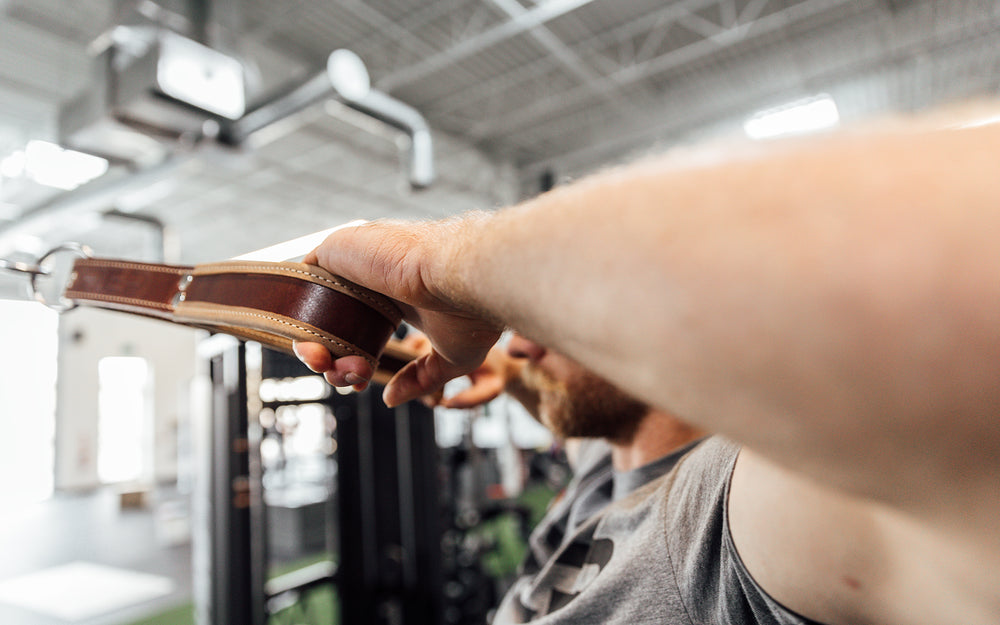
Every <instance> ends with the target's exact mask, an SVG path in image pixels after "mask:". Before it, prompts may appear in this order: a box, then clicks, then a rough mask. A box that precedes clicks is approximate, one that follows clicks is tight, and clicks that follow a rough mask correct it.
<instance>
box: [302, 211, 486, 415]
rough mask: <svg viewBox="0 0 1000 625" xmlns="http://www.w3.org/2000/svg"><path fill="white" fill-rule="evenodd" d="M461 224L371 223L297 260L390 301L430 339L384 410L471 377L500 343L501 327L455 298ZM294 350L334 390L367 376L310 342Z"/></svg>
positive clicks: (356, 361)
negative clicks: (322, 375)
mask: <svg viewBox="0 0 1000 625" xmlns="http://www.w3.org/2000/svg"><path fill="white" fill-rule="evenodd" d="M470 219H474V218H470ZM461 223H462V222H461V221H455V220H452V221H443V222H425V223H407V222H393V221H380V222H371V223H367V224H364V225H362V226H358V227H355V228H345V229H343V230H338V231H336V232H334V233H333V234H331V235H330V236H329V237H327V239H326V240H325V241H324V242H323V243H322V244H320V246H319V247H318V248H316V249H315V250H313V251H312V252H310V253H309V254H308V255H306V257H305V259H304V260H305V262H306V263H310V264H315V265H319V266H320V267H323V268H324V269H326V270H327V271H330V272H333V273H335V274H337V275H340V276H343V277H344V278H347V279H348V280H351V281H352V282H356V283H358V284H360V285H362V286H365V287H368V288H369V289H372V290H374V291H378V292H380V293H383V294H385V295H387V296H388V297H390V298H392V299H394V300H396V301H397V303H398V305H399V307H400V309H401V310H402V311H403V316H404V319H406V320H407V321H408V322H409V323H411V324H412V325H413V326H415V327H417V328H419V329H420V330H422V331H423V332H424V333H425V334H426V335H427V336H428V338H429V339H430V341H431V345H432V350H431V351H430V352H428V353H427V354H425V355H423V356H421V357H419V358H417V359H416V360H414V361H412V362H410V363H409V364H407V365H406V366H405V367H403V368H402V369H401V370H400V371H399V372H398V373H397V374H396V375H395V376H393V378H392V380H390V381H389V383H388V384H387V385H386V388H385V392H384V393H383V398H384V399H385V402H386V404H387V405H389V406H396V405H399V404H401V403H403V402H406V401H409V400H411V399H416V398H418V397H420V396H423V395H428V394H433V393H435V392H437V391H439V390H440V389H441V387H443V386H444V384H445V382H447V381H449V380H452V379H454V378H457V377H459V376H462V375H465V374H467V373H470V372H471V371H473V370H474V369H475V368H476V366H477V365H479V363H481V362H482V361H483V359H484V358H485V357H486V354H487V352H488V351H489V348H490V347H491V346H492V345H493V344H494V343H495V342H496V341H497V339H498V338H499V337H500V332H501V330H502V326H501V325H500V324H498V323H496V322H494V321H492V320H489V319H486V318H484V317H483V316H482V315H479V314H476V313H475V312H473V310H472V306H470V305H468V304H464V303H462V302H460V300H459V297H458V296H457V294H456V291H457V290H458V289H457V288H456V282H457V280H456V274H457V271H456V269H455V268H456V267H457V264H453V263H452V262H451V261H452V259H453V257H454V255H455V252H454V250H456V249H458V246H460V245H461V243H462V241H461V237H460V234H461V233H460V232H459V230H460V226H461ZM295 348H296V353H297V354H298V355H299V358H300V359H302V361H303V362H305V363H306V365H308V366H309V367H310V368H312V369H313V370H314V371H317V372H321V373H324V375H325V376H326V379H327V380H328V381H329V382H330V383H331V384H334V385H336V386H349V385H350V386H354V387H355V388H364V386H365V385H367V382H368V380H370V379H371V376H372V374H373V373H374V371H372V369H371V366H370V365H369V364H368V363H367V362H365V361H364V359H362V358H359V357H356V356H348V357H344V358H338V359H334V358H333V357H332V356H331V355H330V354H329V352H327V351H326V349H325V348H322V346H319V345H316V344H310V343H297V344H296V346H295Z"/></svg>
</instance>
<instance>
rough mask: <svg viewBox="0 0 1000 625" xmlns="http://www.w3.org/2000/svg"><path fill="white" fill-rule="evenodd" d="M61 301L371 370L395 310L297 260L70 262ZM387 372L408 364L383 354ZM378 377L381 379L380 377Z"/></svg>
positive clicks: (402, 354)
mask: <svg viewBox="0 0 1000 625" xmlns="http://www.w3.org/2000/svg"><path fill="white" fill-rule="evenodd" d="M65 296H66V297H67V298H68V299H70V300H72V301H73V302H74V303H76V304H82V305H88V306H95V307H98V308H106V309H111V310H118V311H124V312H129V313H133V314H138V315H143V316H147V317H155V318H158V319H164V320H167V321H172V322H175V323H181V324H184V325H188V326H193V327H199V328H205V329H208V330H212V331H215V332H222V333H225V334H232V335H234V336H237V337H239V338H242V339H247V340H253V341H259V342H261V343H264V344H265V345H268V346H271V347H274V348H277V349H279V350H282V351H284V352H287V353H291V351H292V349H291V347H292V341H293V340H300V341H313V342H317V343H321V344H323V345H325V346H326V347H327V348H328V349H329V350H330V351H331V352H332V353H333V354H334V355H335V356H338V357H341V356H348V355H356V356H361V357H363V358H365V359H366V360H368V362H370V363H371V365H372V367H378V361H379V357H380V356H381V355H382V352H383V349H384V348H385V346H386V342H387V341H388V340H389V338H390V337H391V336H392V334H393V332H394V331H395V329H396V327H397V326H398V325H399V323H400V320H401V313H400V311H399V309H398V308H397V307H396V306H395V304H393V302H392V301H391V300H389V299H387V298H386V297H384V296H382V295H379V294H378V293H375V292H373V291H370V290H368V289H365V288H364V287H361V286H359V285H357V284H354V283H352V282H348V281H347V280H344V279H343V278H341V277H339V276H335V275H333V274H331V273H329V272H327V271H325V270H323V269H321V268H319V267H315V266H312V265H305V264H302V263H265V262H246V261H230V262H223V263H210V264H204V265H196V266H193V267H190V266H177V265H158V264H151V263H138V262H131V261H124V260H112V259H103V258H82V259H78V260H77V261H76V264H75V265H74V267H73V274H72V276H71V278H70V281H69V284H68V285H67V287H66V291H65ZM391 351H392V352H393V353H392V357H391V358H386V360H387V363H386V364H387V365H389V364H390V363H389V361H392V365H391V369H390V371H392V370H395V369H398V367H399V366H401V364H400V363H397V362H396V361H397V360H400V358H402V364H405V362H406V361H408V360H409V358H408V357H407V352H406V351H405V350H402V351H400V350H399V349H398V348H397V349H393V350H391ZM384 373H385V372H383V377H384Z"/></svg>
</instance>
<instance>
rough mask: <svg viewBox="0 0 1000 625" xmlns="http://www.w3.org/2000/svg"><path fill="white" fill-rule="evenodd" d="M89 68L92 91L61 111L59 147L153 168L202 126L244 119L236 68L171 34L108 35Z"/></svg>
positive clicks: (120, 30)
mask: <svg viewBox="0 0 1000 625" xmlns="http://www.w3.org/2000/svg"><path fill="white" fill-rule="evenodd" d="M109 39H110V41H109V42H108V44H107V46H106V47H105V49H104V50H103V52H101V53H100V54H99V55H98V57H97V59H96V61H95V64H94V77H93V80H92V81H91V82H92V84H93V85H94V87H92V88H91V89H89V90H87V91H85V92H84V93H82V94H81V95H80V96H78V97H77V98H76V99H74V100H72V101H70V102H69V103H68V104H67V105H66V106H64V107H63V108H62V109H61V111H60V115H59V131H60V141H61V143H62V144H63V145H65V146H67V147H71V148H73V149H76V150H80V151H83V152H89V153H92V154H98V155H100V156H104V157H105V158H109V159H111V160H115V161H125V162H130V163H137V164H139V165H144V164H152V163H153V162H156V161H158V160H161V159H162V157H163V156H164V155H165V152H166V151H167V150H168V149H170V147H171V146H172V144H174V143H176V142H178V141H180V140H182V139H183V138H184V137H185V136H200V135H201V134H203V133H204V132H205V128H206V124H207V123H208V124H215V125H216V126H215V127H217V125H218V124H220V123H225V122H226V121H227V120H229V121H231V120H236V119H239V118H240V117H242V116H243V113H244V110H245V94H244V80H243V66H242V64H241V63H240V62H239V61H238V60H236V59H234V58H233V57H230V56H228V55H226V54H223V53H221V52H219V51H217V50H213V49H212V48H209V47H207V46H204V45H202V44H200V43H197V42H195V41H192V40H191V39H188V38H186V37H183V36H181V35H178V34H176V33H174V32H171V31H168V30H165V29H159V28H152V27H138V26H120V27H117V28H115V29H114V30H113V31H112V32H111V34H110V36H109Z"/></svg>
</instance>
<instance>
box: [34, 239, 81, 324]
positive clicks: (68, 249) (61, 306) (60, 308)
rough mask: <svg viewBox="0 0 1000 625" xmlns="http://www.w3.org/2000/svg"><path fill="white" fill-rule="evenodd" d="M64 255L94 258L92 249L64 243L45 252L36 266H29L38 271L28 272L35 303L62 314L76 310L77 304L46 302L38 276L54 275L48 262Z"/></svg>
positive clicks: (64, 300)
mask: <svg viewBox="0 0 1000 625" xmlns="http://www.w3.org/2000/svg"><path fill="white" fill-rule="evenodd" d="M64 253H69V254H74V255H76V256H79V257H80V258H90V257H91V256H93V253H92V252H91V250H90V248H89V247H87V246H86V245H81V244H79V243H63V244H62V245H57V246H56V247H54V248H52V249H51V250H49V251H48V252H45V254H43V255H42V257H41V258H39V259H38V263H37V264H36V265H34V266H32V265H29V266H28V267H29V268H33V267H34V268H37V269H38V271H29V272H28V273H30V274H31V281H30V283H29V290H30V291H31V296H32V297H33V298H34V299H35V301H37V302H40V303H41V304H43V305H44V306H47V307H48V308H51V309H52V310H54V311H56V312H60V313H61V312H66V311H67V310H72V309H73V308H76V304H75V303H74V302H72V301H70V300H67V299H64V298H62V299H60V300H59V301H54V302H52V301H48V300H46V299H45V295H44V294H42V291H41V289H40V288H39V286H38V276H51V275H52V274H53V273H54V271H53V269H49V268H47V267H46V261H51V260H52V259H53V258H55V257H56V256H57V255H59V254H64ZM69 279H70V280H72V279H73V276H72V274H71V275H70V278H69Z"/></svg>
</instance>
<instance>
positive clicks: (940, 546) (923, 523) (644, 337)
mask: <svg viewBox="0 0 1000 625" xmlns="http://www.w3.org/2000/svg"><path fill="white" fill-rule="evenodd" d="M997 146H1000V128H998V127H996V126H992V127H991V126H985V127H979V128H970V129H966V130H936V129H928V126H927V125H926V124H925V123H923V122H917V123H912V124H911V123H901V124H895V125H892V126H891V127H887V128H884V129H883V128H872V129H868V130H867V131H866V132H864V133H860V132H859V133H847V134H841V135H835V136H830V137H825V138H822V139H816V140H809V141H796V142H792V143H787V144H776V145H771V146H768V147H766V148H761V149H758V150H753V151H750V152H744V153H742V154H739V155H738V156H737V157H729V156H727V155H725V154H719V153H712V154H710V155H708V156H705V155H704V154H701V155H698V156H697V158H693V157H691V156H690V155H673V156H667V157H664V158H662V159H658V160H655V161H652V162H647V163H644V164H640V165H635V166H632V167H628V168H624V169H621V170H617V171H612V172H607V173H604V174H602V175H599V176H596V177H594V178H592V179H590V180H586V181H582V182H580V183H577V184H574V185H570V186H567V187H565V188H562V189H557V190H556V191H554V192H551V193H548V194H545V195H543V196H540V197H539V198H536V199H534V200H531V201H529V202H527V203H525V204H523V205H521V206H518V207H514V208H512V209H508V210H505V211H499V212H497V213H492V214H488V215H482V214H480V215H471V216H467V217H464V218H459V219H455V220H449V221H445V222H432V223H421V224H404V223H394V222H378V223H373V224H369V225H366V226H362V227H359V228H354V229H347V230H342V231H339V232H337V233H335V234H334V235H332V236H331V237H330V238H329V239H328V240H327V241H326V242H325V243H324V244H323V245H321V246H320V248H318V249H317V250H316V251H315V252H314V253H313V254H312V256H311V257H310V258H309V259H307V261H311V262H316V263H318V264H320V265H321V266H323V267H325V268H327V269H328V270H330V271H332V272H334V273H338V274H341V275H344V276H345V277H347V278H348V279H351V280H353V281H355V282H359V283H361V284H364V285H365V286H368V287H370V288H373V289H374V290H377V291H380V292H383V293H386V294H387V295H389V296H390V297H393V298H395V299H397V300H398V301H400V302H402V303H403V305H404V306H405V308H406V311H405V312H406V315H407V317H408V318H409V319H410V320H411V321H413V322H414V323H415V324H416V325H417V326H418V327H422V329H423V330H424V331H425V332H426V333H427V334H428V336H429V337H430V339H431V342H432V344H433V346H434V351H433V352H431V354H429V355H428V356H426V357H425V358H422V359H421V360H419V361H417V362H415V363H413V364H411V365H410V366H408V367H407V368H405V369H404V370H403V371H401V372H400V374H398V375H397V377H396V378H395V379H394V380H393V382H392V383H391V384H390V385H389V386H388V387H387V388H386V392H385V397H386V400H387V401H388V402H390V403H399V402H401V401H405V400H407V399H410V398H413V397H418V396H420V395H424V394H426V393H428V392H430V391H432V390H434V389H437V388H439V387H440V386H441V384H443V382H444V381H446V380H447V379H450V378H453V377H456V376H457V375H463V374H466V373H468V372H470V371H472V370H473V369H474V368H475V367H476V366H477V365H478V364H479V363H480V362H481V361H482V359H483V358H484V357H485V355H486V353H487V351H488V349H489V345H491V344H492V342H493V341H495V340H496V337H497V336H498V333H499V330H500V329H501V328H502V327H503V326H504V325H507V326H511V327H514V328H516V329H517V330H519V331H520V332H522V333H523V334H525V335H526V336H529V337H538V338H544V342H545V344H546V345H550V346H552V348H553V349H557V350H558V351H559V352H560V353H562V354H566V355H567V356H568V357H570V358H572V359H573V360H575V361H576V362H579V363H581V364H582V365H583V366H585V367H586V368H588V369H590V370H592V371H595V372H596V373H598V374H600V375H601V376H603V377H605V378H607V379H608V380H610V381H611V382H613V383H614V384H615V385H617V386H619V387H620V388H621V389H623V390H624V391H626V392H628V393H630V394H632V395H634V396H636V397H639V398H641V399H642V400H644V401H646V402H648V403H650V404H651V405H654V406H657V407H659V408H662V409H668V410H670V411H671V412H674V413H676V414H678V415H681V416H682V418H683V419H685V420H686V421H689V422H691V423H693V424H695V425H697V426H699V427H703V428H705V429H707V430H710V431H716V432H721V433H723V434H725V435H727V436H729V437H731V438H733V439H735V440H737V441H740V442H741V443H743V444H744V445H745V446H746V448H745V450H744V452H743V453H742V454H741V457H740V460H739V462H738V464H737V469H736V473H735V474H734V477H733V480H734V481H733V490H732V498H731V500H730V509H729V513H730V521H731V524H732V528H733V534H734V538H735V540H736V544H737V547H738V549H739V551H740V554H741V556H742V557H743V559H744V561H745V563H746V564H747V566H748V568H749V569H750V571H751V573H752V574H753V575H754V576H755V578H757V579H758V581H760V582H761V583H762V585H763V587H764V588H765V589H766V590H768V591H769V592H771V593H772V594H774V595H775V596H776V597H777V598H778V599H779V600H781V601H782V602H783V603H785V604H786V605H787V606H789V607H790V608H792V609H794V610H796V611H799V612H800V613H802V614H804V615H805V616H808V617H810V618H813V619H815V620H818V621H821V622H827V623H831V624H833V623H836V624H839V623H866V622H893V623H901V624H903V625H922V624H924V623H926V624H937V623H941V622H962V623H991V624H992V623H996V622H998V621H1000V583H998V582H996V580H998V579H1000V531H998V529H997V525H996V519H997V518H998V517H1000V489H998V488H997V485H996V481H997V476H1000V422H998V421H997V419H996V415H997V413H998V411H1000V376H997V375H996V373H995V370H996V363H997V362H998V361H1000V331H998V328H1000V245H997V244H996V235H997V233H998V232H1000V210H998V209H997V207H998V206H1000V176H997V175H996V166H995V162H996V158H995V154H996V148H997ZM595 329H599V331H595ZM331 367H332V370H334V372H335V373H334V374H333V375H332V376H328V378H329V377H332V378H334V379H335V380H340V381H342V382H350V380H348V379H347V378H346V375H347V373H355V374H357V375H358V376H359V379H362V380H363V379H366V376H367V375H370V373H368V372H365V371H364V370H363V369H359V368H358V366H357V363H352V362H346V363H342V362H340V361H338V362H334V363H331ZM751 450H752V451H751ZM805 501H808V502H810V505H809V506H802V505H799V503H800V502H805ZM764 502H766V505H765V503H764Z"/></svg>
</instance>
